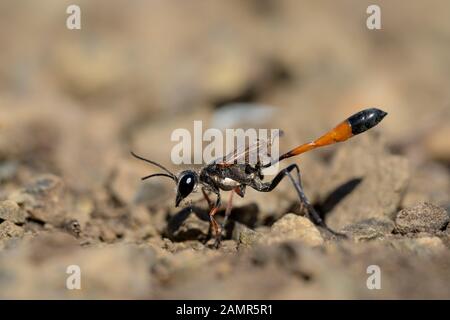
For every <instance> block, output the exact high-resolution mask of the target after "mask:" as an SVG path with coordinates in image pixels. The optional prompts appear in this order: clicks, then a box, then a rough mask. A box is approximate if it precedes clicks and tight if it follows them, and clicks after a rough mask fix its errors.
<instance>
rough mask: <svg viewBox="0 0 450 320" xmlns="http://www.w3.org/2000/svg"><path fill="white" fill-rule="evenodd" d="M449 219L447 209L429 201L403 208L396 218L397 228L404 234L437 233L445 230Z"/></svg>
mask: <svg viewBox="0 0 450 320" xmlns="http://www.w3.org/2000/svg"><path fill="white" fill-rule="evenodd" d="M449 221H450V218H449V215H448V213H447V211H446V210H445V209H443V208H441V207H438V206H435V205H433V204H431V203H427V202H425V203H423V204H419V205H417V206H415V207H411V208H405V209H403V210H401V211H400V212H399V213H398V214H397V217H396V219H395V223H396V230H397V231H398V232H400V233H402V234H406V233H413V232H428V233H435V232H437V231H440V230H444V228H445V227H446V226H447V225H448V223H449Z"/></svg>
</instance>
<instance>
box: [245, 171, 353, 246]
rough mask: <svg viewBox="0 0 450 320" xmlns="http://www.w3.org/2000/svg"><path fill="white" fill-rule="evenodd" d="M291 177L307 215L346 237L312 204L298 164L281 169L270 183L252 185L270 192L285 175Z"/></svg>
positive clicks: (327, 228)
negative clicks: (321, 215)
mask: <svg viewBox="0 0 450 320" xmlns="http://www.w3.org/2000/svg"><path fill="white" fill-rule="evenodd" d="M292 170H295V171H296V173H297V175H296V178H297V179H295V178H294V176H293V175H292V173H291V171H292ZM286 176H287V177H289V180H291V182H292V184H293V185H294V188H295V190H296V191H297V195H298V197H299V199H300V204H301V205H303V206H304V207H305V208H306V212H307V216H308V218H309V219H310V220H311V221H312V222H313V223H314V224H315V225H318V226H320V227H322V228H324V229H325V230H327V231H328V232H330V233H331V234H333V235H334V236H337V237H344V238H345V237H346V236H345V235H344V234H341V233H338V232H336V231H334V230H332V229H330V228H329V227H328V226H327V225H326V224H325V221H323V219H322V218H321V217H320V215H319V214H318V213H317V211H316V209H314V207H313V206H312V205H311V203H310V202H309V200H308V198H307V197H306V195H305V192H304V191H303V187H302V179H301V175H300V169H299V168H298V166H297V165H296V164H291V165H289V166H288V167H286V168H284V169H283V170H281V171H280V172H278V174H277V175H276V176H275V178H273V180H272V181H271V182H268V183H261V182H260V183H255V184H253V185H252V187H253V188H254V189H256V190H258V191H261V192H270V191H272V190H273V189H275V188H276V187H277V186H278V184H279V183H280V182H281V180H283V178H284V177H286Z"/></svg>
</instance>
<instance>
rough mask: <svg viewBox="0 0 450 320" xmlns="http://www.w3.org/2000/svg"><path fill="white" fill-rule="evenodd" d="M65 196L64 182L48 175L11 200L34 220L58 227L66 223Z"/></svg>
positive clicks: (35, 181) (14, 195)
mask: <svg viewBox="0 0 450 320" xmlns="http://www.w3.org/2000/svg"><path fill="white" fill-rule="evenodd" d="M63 194H64V186H63V182H62V180H61V179H60V178H58V177H57V176H54V175H50V174H48V175H43V176H40V177H38V178H37V179H36V180H34V181H33V182H32V183H31V184H29V185H27V186H26V187H25V188H24V189H22V190H20V191H19V192H17V193H14V194H12V195H10V196H9V199H10V200H13V201H15V202H16V203H18V204H19V205H20V206H21V207H22V208H23V209H24V210H25V211H26V212H27V213H28V214H29V216H30V217H32V218H33V219H36V220H39V221H42V222H47V223H50V224H52V225H55V226H56V225H60V224H61V223H63V221H64V215H65V210H64V205H63Z"/></svg>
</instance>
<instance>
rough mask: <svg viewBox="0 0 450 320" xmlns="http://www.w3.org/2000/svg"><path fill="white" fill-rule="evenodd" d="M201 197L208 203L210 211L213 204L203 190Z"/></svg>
mask: <svg viewBox="0 0 450 320" xmlns="http://www.w3.org/2000/svg"><path fill="white" fill-rule="evenodd" d="M202 193H203V197H204V198H205V200H206V202H208V208H209V210H211V209H212V207H213V203H212V201H211V198H210V197H209V196H208V193H207V192H206V190H205V188H202Z"/></svg>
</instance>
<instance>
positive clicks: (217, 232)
mask: <svg viewBox="0 0 450 320" xmlns="http://www.w3.org/2000/svg"><path fill="white" fill-rule="evenodd" d="M216 195H217V199H216V202H215V203H214V205H213V206H212V207H211V210H210V211H209V222H210V230H211V231H212V234H213V236H214V238H215V239H216V241H215V242H214V247H215V248H216V249H217V248H218V247H219V246H220V241H221V238H222V237H221V234H222V228H221V226H220V224H219V223H218V222H217V221H216V219H214V215H215V214H216V213H217V210H218V209H219V207H220V193H219V192H217V193H216Z"/></svg>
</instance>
